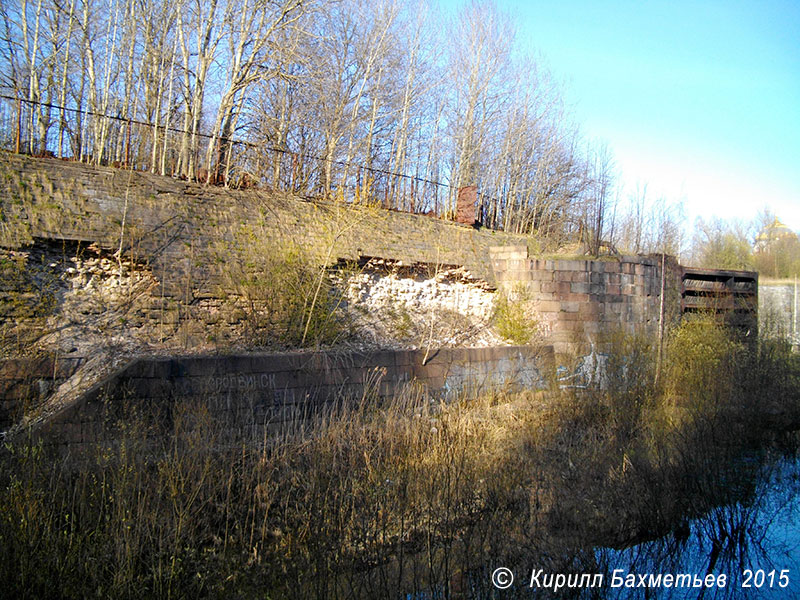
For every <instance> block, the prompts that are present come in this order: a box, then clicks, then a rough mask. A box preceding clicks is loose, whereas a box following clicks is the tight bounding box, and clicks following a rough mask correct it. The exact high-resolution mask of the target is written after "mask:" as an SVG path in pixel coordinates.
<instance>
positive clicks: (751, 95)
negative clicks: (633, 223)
mask: <svg viewBox="0 0 800 600" xmlns="http://www.w3.org/2000/svg"><path fill="white" fill-rule="evenodd" d="M446 4H447V5H450V6H452V5H454V4H458V5H460V3H456V2H447V3H446ZM498 5H499V7H500V8H501V10H504V11H507V12H509V13H510V14H511V15H512V16H513V20H514V23H515V25H516V27H517V43H518V45H519V46H520V47H521V48H522V49H527V50H529V51H531V52H535V53H538V54H541V55H542V56H543V57H544V60H545V63H546V64H547V65H548V66H549V67H550V70H551V71H552V72H553V74H554V76H555V77H556V78H557V79H558V80H560V81H562V82H563V85H564V95H565V98H566V100H567V103H568V104H569V105H570V106H571V107H572V109H573V114H574V116H575V119H576V120H577V122H578V123H579V125H580V126H581V129H582V131H583V132H584V134H585V135H586V136H587V138H590V139H601V140H604V141H606V142H607V143H608V146H609V148H610V149H611V151H612V153H613V155H614V157H615V161H616V165H617V171H618V173H619V174H620V176H621V179H622V181H623V183H624V185H625V187H626V189H629V190H632V189H634V188H635V186H636V185H637V184H640V185H643V184H647V186H648V195H649V196H651V197H659V196H663V197H665V198H667V199H668V200H670V201H680V200H682V201H683V202H684V204H685V208H686V213H687V217H688V218H689V221H690V224H691V223H693V222H694V220H695V218H696V217H697V216H702V217H704V218H709V217H721V218H726V219H730V218H735V219H743V220H750V219H753V218H754V217H755V216H756V214H757V213H758V212H759V211H760V210H761V209H762V208H763V207H765V206H768V207H770V208H771V209H772V210H773V211H774V212H775V213H776V214H777V215H778V216H779V217H780V218H781V219H782V220H783V221H784V222H785V223H786V224H787V225H789V226H790V227H792V228H793V229H795V230H800V0H789V1H785V2H780V1H755V0H753V1H749V2H737V1H735V0H729V1H713V2H704V1H695V2H689V1H683V0H673V1H669V2H665V1H656V2H650V1H647V0H639V1H626V0H617V1H607V2H591V1H578V0H561V1H556V2H550V1H548V2H535V1H530V0H528V1H526V0H499V1H498Z"/></svg>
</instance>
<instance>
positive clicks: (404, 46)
mask: <svg viewBox="0 0 800 600" xmlns="http://www.w3.org/2000/svg"><path fill="white" fill-rule="evenodd" d="M0 11H2V19H3V20H2V25H0V27H2V40H0V63H1V66H0V77H1V78H2V79H1V80H0V86H1V87H0V95H2V102H1V103H0V106H1V107H2V109H1V110H0V140H2V145H3V146H4V147H5V148H7V149H12V150H17V151H22V152H29V153H31V154H38V155H54V156H56V157H62V158H69V159H73V160H81V161H84V162H90V163H95V164H116V165H120V166H121V165H125V166H129V167H133V168H137V169H143V170H149V171H151V172H153V173H159V174H163V175H173V176H177V177H186V178H190V179H191V178H197V179H200V180H205V181H209V182H215V183H219V184H225V185H231V186H233V185H239V186H241V185H253V184H257V185H261V186H269V187H271V188H275V189H282V190H292V191H294V192H297V193H301V194H308V195H312V194H313V195H319V194H324V195H328V196H333V197H340V198H342V199H346V200H351V201H352V200H356V201H364V200H367V199H368V200H370V201H373V202H380V203H382V204H383V205H385V206H387V207H389V208H394V209H399V210H407V211H412V212H433V213H435V214H437V215H446V214H448V212H449V211H452V210H453V208H454V203H455V197H456V194H457V190H458V188H459V187H461V186H465V185H477V186H478V189H479V191H480V194H481V199H482V210H483V220H484V224H486V225H488V226H490V227H494V228H497V229H504V230H507V231H513V232H526V233H529V232H533V231H539V232H552V231H556V230H558V231H559V232H573V233H574V232H575V231H577V230H580V231H581V232H584V233H585V234H586V240H587V241H594V242H595V243H597V242H599V240H600V237H601V233H602V231H603V226H604V223H603V221H604V218H605V216H604V213H605V212H606V211H605V208H606V206H607V204H608V202H609V197H610V195H611V193H612V191H611V190H612V185H611V184H612V179H613V178H612V174H613V173H612V171H613V168H612V167H613V161H612V159H611V155H610V153H609V152H608V151H607V150H606V149H605V148H603V147H602V146H601V145H599V144H594V143H592V142H590V141H587V140H585V139H583V137H582V136H581V133H580V131H579V129H578V128H577V126H576V125H575V124H574V123H573V122H572V120H571V117H570V114H569V111H568V110H567V108H566V107H565V105H564V102H563V99H562V95H561V93H560V89H559V85H558V83H557V81H556V80H555V79H554V77H553V76H552V75H551V73H550V72H549V71H548V70H547V68H546V67H545V66H544V65H543V63H542V61H541V60H537V59H535V58H533V57H531V56H528V55H525V54H523V53H521V52H520V50H519V47H520V44H518V43H517V41H516V40H515V34H514V27H513V23H512V19H511V16H510V15H506V14H503V13H501V12H500V11H499V10H498V9H496V8H495V7H494V6H493V5H492V4H488V3H477V2H473V3H469V4H466V5H465V6H464V7H463V8H462V9H461V10H460V12H459V13H458V14H457V15H455V16H448V15H443V14H441V13H440V12H439V11H438V10H437V9H436V8H434V7H430V6H428V5H426V3H424V2H417V1H416V0H414V1H411V0H379V1H377V2H360V1H357V0H342V1H331V0H310V1H302V0H175V1H171V2H164V1H160V0H34V1H30V0H10V1H9V2H4V3H3V4H2V7H0Z"/></svg>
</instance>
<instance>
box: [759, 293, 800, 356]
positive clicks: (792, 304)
mask: <svg viewBox="0 0 800 600" xmlns="http://www.w3.org/2000/svg"><path fill="white" fill-rule="evenodd" d="M798 313H800V283H798V282H797V281H795V280H794V279H784V280H768V281H759V284H758V314H759V327H760V328H761V329H762V330H763V331H764V332H767V333H769V332H775V333H777V334H778V335H780V336H783V337H786V338H788V339H789V340H791V342H792V345H793V346H794V347H795V348H798V347H800V316H798Z"/></svg>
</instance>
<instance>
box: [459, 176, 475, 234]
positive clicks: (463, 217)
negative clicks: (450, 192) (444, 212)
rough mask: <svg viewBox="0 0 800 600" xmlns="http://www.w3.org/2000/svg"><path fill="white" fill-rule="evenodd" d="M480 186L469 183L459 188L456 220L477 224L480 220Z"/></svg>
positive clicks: (466, 223)
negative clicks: (478, 211) (478, 213)
mask: <svg viewBox="0 0 800 600" xmlns="http://www.w3.org/2000/svg"><path fill="white" fill-rule="evenodd" d="M477 210H478V186H475V185H468V186H465V187H462V188H459V189H458V200H457V201H456V222H457V223H462V224H464V225H475V223H477V222H478V218H477Z"/></svg>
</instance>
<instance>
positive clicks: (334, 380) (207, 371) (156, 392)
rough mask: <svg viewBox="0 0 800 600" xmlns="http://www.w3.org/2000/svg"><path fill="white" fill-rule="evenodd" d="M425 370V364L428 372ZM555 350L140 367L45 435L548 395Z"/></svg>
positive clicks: (328, 355) (260, 358) (60, 418)
mask: <svg viewBox="0 0 800 600" xmlns="http://www.w3.org/2000/svg"><path fill="white" fill-rule="evenodd" d="M423 361H424V364H423ZM551 368H552V349H551V348H547V347H545V348H543V349H540V350H538V351H535V350H533V349H532V348H530V347H500V348H460V349H443V350H439V351H436V352H433V353H431V354H430V356H428V357H427V359H426V356H425V352H424V351H393V352H377V353H371V354H358V353H352V352H349V353H341V352H301V353H293V354H252V355H242V356H207V357H184V358H165V359H157V358H146V359H138V360H135V361H134V362H132V363H130V364H129V365H128V366H127V367H125V368H123V369H122V370H120V371H119V372H118V373H116V374H115V375H114V376H112V377H110V378H109V379H107V380H105V381H103V382H102V383H100V384H98V385H96V386H95V387H94V388H92V389H91V390H90V391H89V392H88V393H86V394H84V395H83V397H82V398H81V399H80V400H79V401H78V402H76V403H75V404H73V405H71V406H69V407H67V408H64V409H63V410H61V411H60V412H59V413H57V414H55V415H53V416H51V417H50V418H49V419H47V422H46V424H44V425H42V426H41V427H40V428H39V429H38V434H39V435H41V436H42V438H43V439H44V440H45V443H46V444H53V445H57V446H64V447H67V448H77V447H79V446H80V445H81V444H94V443H96V442H98V441H102V440H108V439H114V438H115V437H116V436H119V435H120V431H121V427H122V424H123V423H131V422H134V421H135V420H136V419H137V418H139V419H143V420H144V421H146V422H148V423H152V422H156V423H158V424H159V425H160V426H161V427H167V428H168V427H170V424H171V419H172V415H173V414H174V409H175V407H176V405H177V404H178V403H180V402H185V401H189V402H194V403H199V404H200V405H202V406H205V407H207V408H208V412H209V414H210V415H211V417H212V418H213V419H214V420H215V421H217V422H219V423H220V424H223V425H224V427H225V428H226V429H228V430H231V429H235V430H237V431H238V432H240V433H245V434H254V435H259V433H260V434H263V431H264V427H265V426H267V425H274V424H276V423H280V422H282V421H285V420H287V419H290V418H292V417H294V416H296V415H298V414H304V413H305V412H306V411H308V410H311V409H313V408H315V407H319V406H321V405H323V404H324V403H326V402H330V401H332V400H335V399H345V398H349V399H356V400H358V399H361V398H367V400H368V401H370V402H371V401H375V400H379V399H381V398H389V397H392V396H394V395H396V394H398V393H402V390H403V388H404V385H406V384H414V385H419V386H423V387H424V388H425V390H426V392H427V393H429V394H432V395H434V396H439V397H445V398H446V397H454V396H455V395H467V396H475V395H479V394H483V393H487V392H489V391H491V390H497V389H538V388H541V387H544V385H545V382H546V379H547V378H548V377H549V371H550V370H551Z"/></svg>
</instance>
